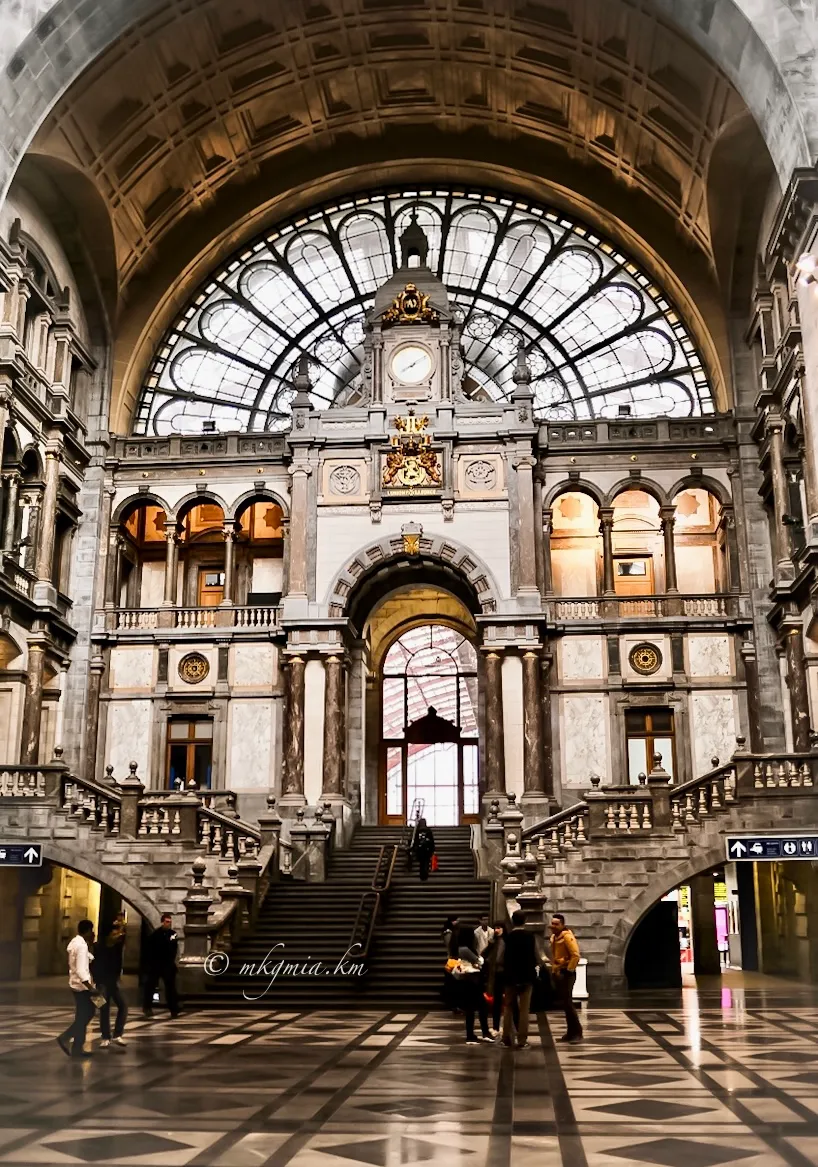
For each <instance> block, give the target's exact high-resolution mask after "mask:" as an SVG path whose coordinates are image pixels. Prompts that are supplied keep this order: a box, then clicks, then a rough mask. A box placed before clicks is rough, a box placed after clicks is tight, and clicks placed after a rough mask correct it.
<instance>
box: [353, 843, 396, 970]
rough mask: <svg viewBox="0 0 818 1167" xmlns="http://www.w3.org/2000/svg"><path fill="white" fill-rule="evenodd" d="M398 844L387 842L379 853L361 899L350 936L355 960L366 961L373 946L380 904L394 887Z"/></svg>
mask: <svg viewBox="0 0 818 1167" xmlns="http://www.w3.org/2000/svg"><path fill="white" fill-rule="evenodd" d="M398 851H399V847H398V844H397V843H393V844H392V845H391V846H390V845H388V844H384V846H383V847H381V849H380V851H379V852H378V858H377V861H376V863H375V871H374V873H373V876H372V883H371V885H370V887H369V889H368V891H365V892H364V893H363V894H362V896H361V898H360V901H359V902H358V911H357V912H356V914H355V923H354V924H353V925H352V932H351V934H350V938H349V945H348V951H349V953H350V956H352V957H354V958H355V959H356V960H365V959H366V957H367V956H368V955H369V950H370V948H371V947H372V938H373V936H374V935H375V928H376V926H377V923H378V920H379V918H380V915H381V907H382V905H383V904H384V902H385V900H386V899H387V897H388V895H389V892H390V891H391V889H392V876H393V875H394V873H395V864H396V862H397V859H398Z"/></svg>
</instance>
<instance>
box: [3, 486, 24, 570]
mask: <svg viewBox="0 0 818 1167" xmlns="http://www.w3.org/2000/svg"><path fill="white" fill-rule="evenodd" d="M3 478H4V480H5V481H6V482H8V487H7V493H6V522H5V525H4V527H3V551H4V552H5V553H6V554H7V555H10V554H11V553H12V552H13V551H14V536H15V534H16V531H17V492H18V490H19V489H20V475H19V474H18V472H17V471H16V470H12V472H11V473H10V474H4V475H3Z"/></svg>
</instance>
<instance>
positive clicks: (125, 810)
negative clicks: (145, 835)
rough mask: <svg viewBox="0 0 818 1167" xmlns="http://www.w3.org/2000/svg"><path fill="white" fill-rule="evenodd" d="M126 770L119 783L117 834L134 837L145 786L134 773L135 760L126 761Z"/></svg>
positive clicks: (126, 837)
mask: <svg viewBox="0 0 818 1167" xmlns="http://www.w3.org/2000/svg"><path fill="white" fill-rule="evenodd" d="M128 771H129V773H128V777H127V778H125V779H124V780H123V781H122V782H120V783H119V789H120V791H121V797H122V813H121V816H120V820H119V834H120V837H122V838H125V839H135V838H136V836H137V832H138V829H139V800H140V798H141V797H142V795H143V794H144V793H145V787H144V785H143V783H141V782H140V781H139V779H138V777H137V775H136V762H129V763H128Z"/></svg>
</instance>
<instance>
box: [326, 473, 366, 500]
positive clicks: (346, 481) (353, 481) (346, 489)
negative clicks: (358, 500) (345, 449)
mask: <svg viewBox="0 0 818 1167" xmlns="http://www.w3.org/2000/svg"><path fill="white" fill-rule="evenodd" d="M329 489H330V494H359V493H360V490H361V476H360V474H359V473H358V471H357V470H356V469H355V467H354V466H336V467H335V469H334V470H333V471H332V473H331V474H330V476H329Z"/></svg>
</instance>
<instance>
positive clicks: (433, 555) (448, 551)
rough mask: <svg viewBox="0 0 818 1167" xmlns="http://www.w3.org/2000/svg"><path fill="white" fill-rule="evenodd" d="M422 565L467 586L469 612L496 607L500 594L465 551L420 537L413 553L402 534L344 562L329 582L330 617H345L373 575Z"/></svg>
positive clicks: (433, 538)
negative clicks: (441, 572)
mask: <svg viewBox="0 0 818 1167" xmlns="http://www.w3.org/2000/svg"><path fill="white" fill-rule="evenodd" d="M424 562H426V563H430V564H432V565H434V566H435V567H436V568H438V569H444V570H447V571H448V572H450V573H453V574H454V575H455V576H458V577H459V578H460V580H461V581H462V582H463V583H465V584H466V585H467V588H468V591H469V593H470V595H471V598H472V607H473V610H475V611H477V612H479V613H481V614H482V615H488V614H489V613H492V612H496V611H497V610H498V607H499V604H500V591H499V588H498V587H497V584H496V583H495V581H494V579H493V577H492V574H491V572H490V571H489V569H488V567H487V566H486V565H485V564H484V563H483V561H482V560H481V559H479V558H478V556H476V555H474V553H473V552H471V551H469V550H468V549H467V548H465V547H462V546H461V545H460V544H459V543H455V542H454V540H452V539H447V538H444V536H442V535H432V534H430V535H421V536H420V538H419V546H418V551H417V553H414V552H410V551H408V550H407V549H406V546H405V543H404V537H403V536H402V535H389V536H386V537H385V538H383V539H380V540H378V542H377V543H370V544H369V545H368V546H365V547H362V548H361V549H360V550H359V551H356V553H355V554H354V555H353V556H352V558H351V559H349V560H348V561H347V563H346V564H345V566H344V567H343V568H342V569H341V570H340V571H339V572H338V574H337V575H336V576H335V578H334V580H333V581H332V583H331V585H330V588H329V594H328V600H327V604H328V608H329V615H330V617H331V618H335V619H339V618H344V617H346V616H348V615H349V613H350V610H351V607H352V602H353V600H354V597H355V595H356V594H357V593H359V592H360V590H361V588H362V587H363V585H364V583H365V582H366V580H367V579H368V578H370V577H371V576H372V575H374V574H375V573H377V572H379V571H381V570H383V569H384V568H386V567H395V566H397V565H398V564H404V565H408V566H411V565H413V564H418V565H422V564H423V563H424Z"/></svg>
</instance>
